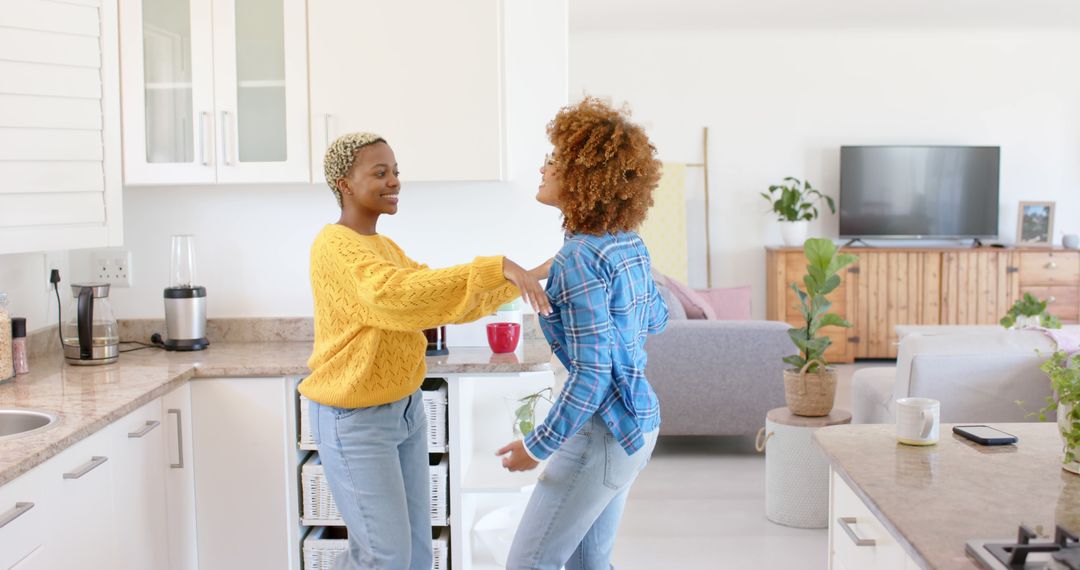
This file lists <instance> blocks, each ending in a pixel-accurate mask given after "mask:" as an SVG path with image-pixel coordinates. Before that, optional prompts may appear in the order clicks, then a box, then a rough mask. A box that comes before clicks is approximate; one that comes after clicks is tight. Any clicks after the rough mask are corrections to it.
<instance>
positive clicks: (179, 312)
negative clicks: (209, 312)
mask: <svg viewBox="0 0 1080 570" xmlns="http://www.w3.org/2000/svg"><path fill="white" fill-rule="evenodd" d="M194 248H195V236H191V235H175V236H173V237H172V256H171V260H170V273H171V275H170V284H169V286H168V287H166V288H165V293H164V298H165V338H164V339H163V346H164V347H165V350H180V351H188V350H202V349H204V348H206V347H208V346H210V342H209V341H207V340H206V287H201V286H198V285H195V249H194Z"/></svg>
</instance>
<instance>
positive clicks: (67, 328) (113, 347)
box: [60, 283, 120, 365]
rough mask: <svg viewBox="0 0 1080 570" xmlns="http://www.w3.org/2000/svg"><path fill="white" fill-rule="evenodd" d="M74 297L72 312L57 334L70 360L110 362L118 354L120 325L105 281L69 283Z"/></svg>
mask: <svg viewBox="0 0 1080 570" xmlns="http://www.w3.org/2000/svg"><path fill="white" fill-rule="evenodd" d="M71 294H72V296H74V297H75V299H77V301H76V307H75V316H74V317H72V318H71V319H70V320H68V322H66V323H64V326H63V327H62V329H61V331H60V337H61V339H62V340H63V343H64V360H66V361H67V362H68V363H69V364H78V365H92V364H112V363H113V362H116V359H117V358H118V357H119V356H120V327H119V325H117V324H116V317H114V316H113V311H112V305H111V304H110V303H109V284H108V283H85V284H78V285H72V286H71Z"/></svg>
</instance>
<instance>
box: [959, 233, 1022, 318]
mask: <svg viewBox="0 0 1080 570" xmlns="http://www.w3.org/2000/svg"><path fill="white" fill-rule="evenodd" d="M1017 255H1018V254H1017V253H1015V252H1011V251H947V252H944V253H942V256H941V257H942V259H941V271H942V279H941V283H942V284H941V287H942V291H941V324H943V325H994V324H997V323H998V321H1000V320H1001V317H1003V316H1004V315H1005V312H1006V311H1008V310H1009V307H1011V306H1012V304H1013V303H1014V302H1016V300H1017V299H1018V298H1019V297H1020V277H1019V276H1020V272H1019V268H1018V266H1017V264H1018V260H1017Z"/></svg>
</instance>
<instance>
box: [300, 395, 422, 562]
mask: <svg viewBox="0 0 1080 570" xmlns="http://www.w3.org/2000/svg"><path fill="white" fill-rule="evenodd" d="M310 412H311V426H312V435H314V437H315V442H316V444H317V445H318V447H319V457H320V458H321V459H322V464H323V469H324V471H325V472H326V480H327V483H329V485H330V493H331V494H332V495H333V496H334V502H335V503H337V507H338V510H339V511H341V516H342V518H343V519H345V526H346V527H347V528H348V531H349V551H348V553H347V555H346V554H342V555H341V556H340V557H338V559H337V563H336V564H335V567H334V568H335V570H361V569H363V570H406V569H411V570H431V564H432V560H431V559H432V548H431V477H430V475H429V470H428V452H427V415H426V414H425V413H424V403H423V395H422V394H421V393H420V391H419V390H417V391H416V393H414V394H412V395H411V396H409V397H407V398H403V399H401V400H398V401H397V402H392V403H390V404H384V405H381V406H372V407H368V408H353V409H347V408H335V407H332V406H324V405H321V404H319V403H317V402H314V401H312V402H311V407H310Z"/></svg>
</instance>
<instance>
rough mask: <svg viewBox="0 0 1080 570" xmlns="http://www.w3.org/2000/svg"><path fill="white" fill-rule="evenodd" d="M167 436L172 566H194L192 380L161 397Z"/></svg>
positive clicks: (179, 569)
mask: <svg viewBox="0 0 1080 570" xmlns="http://www.w3.org/2000/svg"><path fill="white" fill-rule="evenodd" d="M161 417H162V422H163V424H164V431H163V433H162V435H163V436H164V438H165V459H164V465H165V467H166V469H165V500H166V503H167V508H166V513H167V520H166V525H167V527H168V537H169V553H168V559H169V566H168V568H170V569H172V570H195V569H197V568H198V567H199V552H198V540H197V529H196V519H195V467H194V465H195V464H194V453H193V452H192V449H191V442H192V437H191V435H192V432H191V419H192V416H191V383H190V382H185V383H184V384H182V385H180V387H178V388H176V389H175V390H173V391H172V392H169V393H168V394H166V395H164V396H162V398H161Z"/></svg>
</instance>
